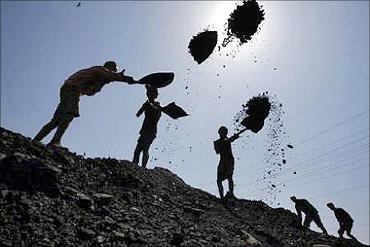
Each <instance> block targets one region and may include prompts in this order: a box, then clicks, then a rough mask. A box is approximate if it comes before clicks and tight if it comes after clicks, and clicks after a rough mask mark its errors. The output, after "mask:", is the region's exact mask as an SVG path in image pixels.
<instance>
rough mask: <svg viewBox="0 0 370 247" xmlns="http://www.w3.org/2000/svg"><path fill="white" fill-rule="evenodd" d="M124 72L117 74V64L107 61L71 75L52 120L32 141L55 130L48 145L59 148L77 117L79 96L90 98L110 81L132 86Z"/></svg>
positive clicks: (131, 81)
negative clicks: (63, 137) (67, 130)
mask: <svg viewBox="0 0 370 247" xmlns="http://www.w3.org/2000/svg"><path fill="white" fill-rule="evenodd" d="M124 71H125V70H122V71H121V72H120V73H117V64H116V63H115V62H113V61H108V62H106V63H105V64H104V66H94V67H90V68H87V69H82V70H80V71H78V72H76V73H74V74H73V75H71V76H70V77H69V78H68V79H67V80H66V81H65V82H64V84H63V86H62V87H61V89H60V103H59V105H58V107H57V109H56V111H55V113H54V116H53V118H52V119H51V120H50V122H49V123H47V124H46V125H45V126H44V127H42V129H41V130H40V132H39V133H38V134H37V135H36V136H35V138H34V139H33V140H34V141H41V140H42V139H44V138H45V137H46V136H47V135H48V134H49V133H50V132H51V131H52V130H53V129H55V128H57V131H56V132H55V135H54V137H53V138H52V139H51V141H50V143H49V144H51V145H54V146H60V141H61V139H62V136H63V134H64V132H65V131H66V129H67V128H68V126H69V124H70V123H71V122H72V120H73V118H75V117H79V116H80V113H79V107H78V103H79V100H80V96H83V95H88V96H92V95H94V94H96V93H97V92H99V91H100V90H101V89H102V87H103V86H104V85H106V84H108V83H110V82H112V81H123V82H127V83H129V84H133V83H134V80H133V78H132V77H130V76H125V75H124V74H123V73H124Z"/></svg>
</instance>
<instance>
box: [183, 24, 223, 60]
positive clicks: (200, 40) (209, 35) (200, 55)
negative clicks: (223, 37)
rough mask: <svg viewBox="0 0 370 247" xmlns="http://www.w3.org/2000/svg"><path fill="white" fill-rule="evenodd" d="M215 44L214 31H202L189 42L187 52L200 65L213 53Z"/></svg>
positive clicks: (215, 36) (215, 35)
mask: <svg viewBox="0 0 370 247" xmlns="http://www.w3.org/2000/svg"><path fill="white" fill-rule="evenodd" d="M216 44H217V32H216V31H208V30H206V31H204V32H201V33H198V34H197V35H195V36H194V37H193V38H192V39H191V40H190V42H189V46H188V48H189V52H190V54H191V55H192V56H193V58H194V60H195V61H196V62H197V63H198V64H201V63H202V62H204V61H205V60H206V59H207V58H208V57H209V56H210V55H211V54H212V52H213V50H214V49H215V47H216Z"/></svg>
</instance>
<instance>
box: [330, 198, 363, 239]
mask: <svg viewBox="0 0 370 247" xmlns="http://www.w3.org/2000/svg"><path fill="white" fill-rule="evenodd" d="M326 205H327V206H328V208H330V209H331V210H333V211H334V214H335V218H337V221H338V223H339V230H338V233H339V237H340V238H343V233H344V232H346V233H347V236H348V237H350V238H352V239H353V240H356V241H357V239H356V238H355V237H354V236H353V235H352V234H351V230H352V226H353V219H352V217H351V216H350V215H349V213H348V212H347V211H345V210H344V209H343V208H336V207H335V206H334V204H333V203H331V202H329V203H328V204H326Z"/></svg>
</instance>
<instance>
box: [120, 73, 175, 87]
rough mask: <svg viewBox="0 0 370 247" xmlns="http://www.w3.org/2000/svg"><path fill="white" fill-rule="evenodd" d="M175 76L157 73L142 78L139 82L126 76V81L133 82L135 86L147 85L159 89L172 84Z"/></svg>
mask: <svg viewBox="0 0 370 247" xmlns="http://www.w3.org/2000/svg"><path fill="white" fill-rule="evenodd" d="M174 77H175V74H174V73H173V72H158V73H152V74H149V75H147V76H144V77H143V78H141V79H140V80H137V81H136V80H134V78H132V77H130V76H127V81H130V82H134V83H137V84H147V85H150V86H152V87H155V88H161V87H165V86H168V85H169V84H171V83H172V81H173V79H174Z"/></svg>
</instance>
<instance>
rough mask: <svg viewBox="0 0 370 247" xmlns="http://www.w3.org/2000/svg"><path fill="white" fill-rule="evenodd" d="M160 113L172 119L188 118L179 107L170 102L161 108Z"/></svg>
mask: <svg viewBox="0 0 370 247" xmlns="http://www.w3.org/2000/svg"><path fill="white" fill-rule="evenodd" d="M162 112H164V113H165V114H167V115H168V116H170V117H171V118H173V119H178V118H180V117H185V116H188V114H187V113H186V112H185V111H184V109H182V108H181V107H180V106H178V105H176V103H175V102H172V103H171V104H168V105H166V106H165V107H163V108H162Z"/></svg>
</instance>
